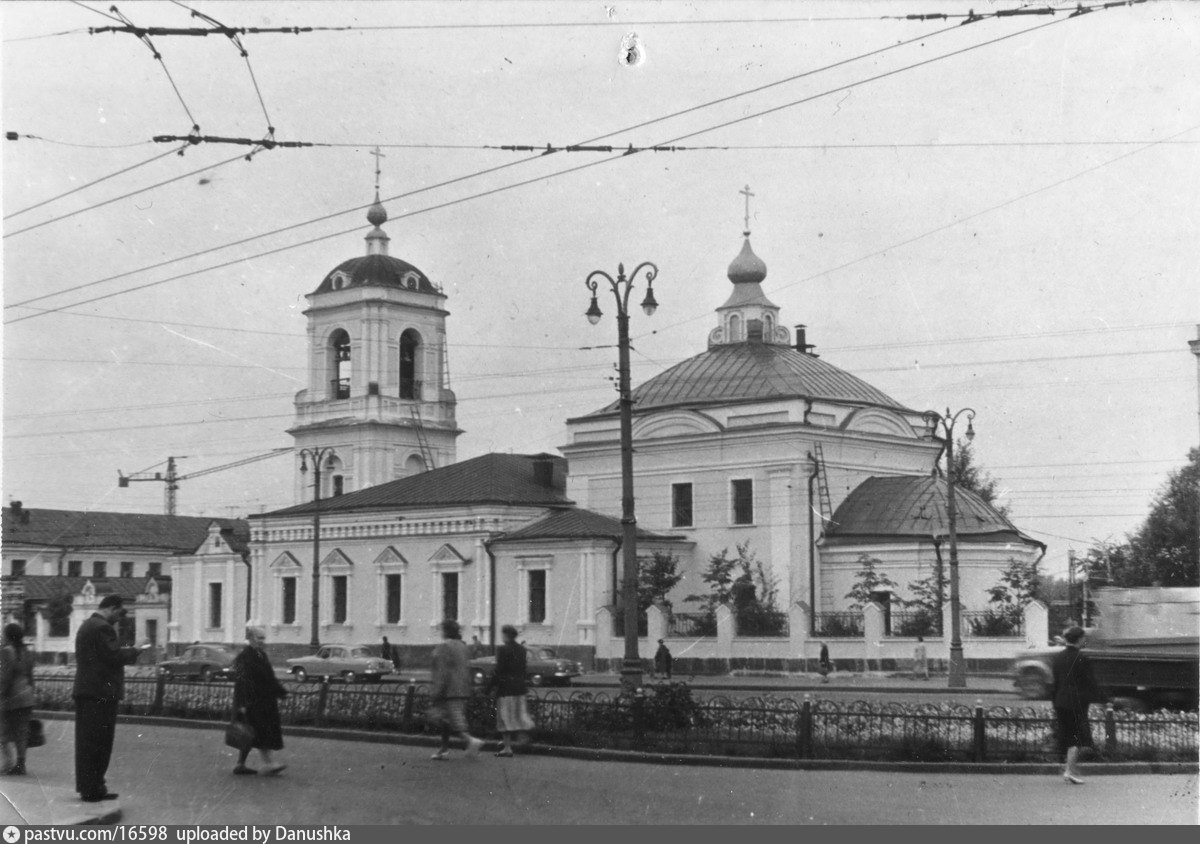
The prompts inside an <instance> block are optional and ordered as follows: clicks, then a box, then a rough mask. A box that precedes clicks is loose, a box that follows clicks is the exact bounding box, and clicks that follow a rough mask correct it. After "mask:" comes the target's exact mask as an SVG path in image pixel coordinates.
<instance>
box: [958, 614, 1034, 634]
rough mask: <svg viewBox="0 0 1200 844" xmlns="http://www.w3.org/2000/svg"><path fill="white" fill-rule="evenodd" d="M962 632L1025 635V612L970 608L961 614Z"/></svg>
mask: <svg viewBox="0 0 1200 844" xmlns="http://www.w3.org/2000/svg"><path fill="white" fill-rule="evenodd" d="M961 618H962V632H963V634H964V635H967V636H1024V635H1025V615H1024V613H1017V614H1015V615H1014V614H1013V613H1005V612H998V611H996V610H968V611H966V612H964V613H962V615H961Z"/></svg>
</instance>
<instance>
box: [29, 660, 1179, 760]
mask: <svg viewBox="0 0 1200 844" xmlns="http://www.w3.org/2000/svg"><path fill="white" fill-rule="evenodd" d="M71 686H72V679H71V678H70V677H48V678H39V680H38V684H37V688H36V693H37V695H38V704H37V706H38V708H40V709H48V710H56V709H57V710H71V709H72V708H73V706H74V702H73V701H72V699H71ZM288 689H289V694H288V696H287V697H286V698H284V699H283V700H282V701H281V706H280V715H281V718H282V720H283V723H284V724H285V725H296V726H301V725H316V726H332V727H340V728H347V729H362V730H372V731H392V732H400V733H406V734H419V733H433V732H436V731H437V727H436V726H435V724H434V719H433V718H432V717H431V713H430V696H429V688H428V686H426V685H425V684H420V683H409V684H403V683H380V684H375V685H370V686H363V685H344V684H340V683H339V684H330V683H289V684H288ZM528 703H529V710H530V714H531V715H532V717H533V719H534V723H535V725H536V726H535V730H534V737H535V738H536V740H537V741H539V742H541V743H545V744H556V745H566V746H577V747H605V748H635V749H639V750H651V751H655V752H670V753H692V754H717V755H726V756H757V757H784V758H794V759H863V760H907V761H937V762H954V761H975V762H983V761H1009V762H1018V761H1023V762H1035V761H1043V762H1050V761H1054V762H1058V761H1061V757H1060V755H1059V753H1058V751H1057V744H1056V741H1055V737H1054V730H1055V718H1054V715H1053V712H1052V710H1050V709H1049V707H1046V706H1039V707H1032V706H1029V707H1006V706H993V707H988V708H984V707H982V706H974V707H972V706H963V705H958V704H946V703H918V704H903V703H891V702H877V701H871V702H867V701H852V702H841V701H832V700H810V699H809V698H808V697H805V698H804V699H802V700H796V699H793V698H788V697H773V696H766V697H751V698H744V699H738V700H731V699H729V698H725V697H713V698H709V699H708V700H704V701H697V700H695V699H693V698H692V697H691V695H690V694H688V693H687V689H686V687H684V686H683V685H682V684H678V683H676V684H670V685H667V684H663V685H659V686H649V687H648V688H647V690H646V692H645V693H644V694H640V695H634V696H626V695H621V696H615V697H613V696H609V695H607V694H605V693H598V694H591V693H588V692H572V693H567V694H563V693H560V692H557V691H551V692H547V693H544V694H543V695H542V696H541V697H537V696H535V695H530V697H529V700H528ZM232 705H233V689H232V686H231V684H229V683H202V682H190V681H177V680H166V679H165V678H159V679H153V678H129V679H127V680H126V698H125V700H123V701H122V702H121V707H120V709H121V712H123V713H126V714H138V715H164V716H173V717H178V718H195V719H204V720H214V721H219V720H224V719H226V718H228V717H229V716H230V713H231V709H232ZM495 717H496V716H495V704H494V701H493V699H492V698H491V697H489V696H487V695H485V694H476V695H475V696H474V697H472V698H471V699H470V702H469V703H468V706H467V719H468V723H469V726H470V728H471V730H472V732H475V733H476V734H477V735H488V734H493V733H494V727H495V723H496V721H495ZM1090 718H1091V721H1092V729H1093V734H1094V735H1095V736H1096V737H1097V749H1098V751H1099V752H1100V754H1101V757H1102V758H1104V759H1107V760H1114V761H1115V760H1141V761H1147V760H1148V761H1185V762H1188V761H1190V762H1194V761H1195V760H1196V757H1197V753H1198V752H1200V722H1198V720H1197V714H1196V713H1195V712H1156V713H1151V714H1134V713H1127V712H1115V711H1114V710H1113V709H1112V708H1111V707H1109V708H1102V707H1100V706H1099V705H1093V706H1092V708H1091V711H1090ZM1101 737H1102V739H1101Z"/></svg>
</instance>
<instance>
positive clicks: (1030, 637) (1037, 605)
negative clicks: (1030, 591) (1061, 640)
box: [1024, 601, 1050, 648]
mask: <svg viewBox="0 0 1200 844" xmlns="http://www.w3.org/2000/svg"><path fill="white" fill-rule="evenodd" d="M1024 612H1025V644H1026V645H1028V646H1029V647H1031V648H1044V647H1045V646H1046V644H1047V643H1048V642H1049V641H1050V610H1049V608H1048V607H1047V606H1046V605H1045V604H1043V603H1042V602H1041V601H1030V602H1029V603H1028V604H1026V605H1025V610H1024Z"/></svg>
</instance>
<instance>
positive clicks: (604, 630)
mask: <svg viewBox="0 0 1200 844" xmlns="http://www.w3.org/2000/svg"><path fill="white" fill-rule="evenodd" d="M612 629H613V620H612V610H611V609H609V608H608V607H600V608H599V609H598V610H596V658H597V659H612V658H613V657H615V656H617V653H616V651H615V650H614V648H613V645H612V643H613V638H612Z"/></svg>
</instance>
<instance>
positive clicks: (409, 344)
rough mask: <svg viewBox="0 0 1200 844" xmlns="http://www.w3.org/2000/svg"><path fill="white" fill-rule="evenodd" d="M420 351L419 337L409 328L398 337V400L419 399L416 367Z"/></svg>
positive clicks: (419, 384)
mask: <svg viewBox="0 0 1200 844" xmlns="http://www.w3.org/2000/svg"><path fill="white" fill-rule="evenodd" d="M420 350H421V335H420V334H418V333H417V332H416V331H413V330H412V329H411V328H409V329H407V330H406V331H405V332H404V333H403V334H401V335H400V398H402V399H409V400H410V401H419V400H420V399H421V381H420V379H419V377H418V375H419V373H420V369H419V367H418V366H417V361H418V355H419V354H420Z"/></svg>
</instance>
